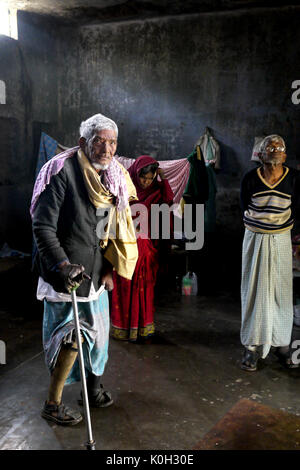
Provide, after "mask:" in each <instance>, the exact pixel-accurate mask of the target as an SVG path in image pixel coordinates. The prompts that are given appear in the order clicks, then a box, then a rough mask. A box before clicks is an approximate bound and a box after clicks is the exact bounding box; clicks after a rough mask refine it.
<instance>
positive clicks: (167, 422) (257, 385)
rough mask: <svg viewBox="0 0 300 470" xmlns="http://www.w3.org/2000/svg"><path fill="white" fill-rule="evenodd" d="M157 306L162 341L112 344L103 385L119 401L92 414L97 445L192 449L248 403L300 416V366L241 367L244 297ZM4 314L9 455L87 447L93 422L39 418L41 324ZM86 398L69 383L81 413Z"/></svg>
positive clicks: (44, 381)
mask: <svg viewBox="0 0 300 470" xmlns="http://www.w3.org/2000/svg"><path fill="white" fill-rule="evenodd" d="M157 300H158V301H157V313H156V326H157V333H158V337H157V339H156V341H155V343H154V344H151V345H135V344H130V343H127V342H118V341H115V340H111V342H110V349H109V361H108V364H107V368H106V371H105V374H104V377H103V383H104V385H105V388H106V389H108V390H110V391H111V393H112V395H113V398H114V405H113V406H111V407H110V408H107V409H100V410H92V426H93V433H94V437H95V440H96V443H97V444H96V447H97V449H102V450H112V449H114V450H125V449H127V450H132V449H135V450H141V449H144V450H153V449H154V450H169V449H173V450H174V449H176V450H187V449H192V448H193V447H195V446H196V445H197V443H198V442H199V441H200V439H201V438H202V437H203V436H204V435H205V434H206V433H207V432H208V431H209V430H210V429H211V428H212V427H213V426H214V425H215V424H216V423H217V421H218V420H220V419H221V418H222V417H223V416H224V415H225V414H226V413H227V412H228V410H229V409H230V408H231V407H232V406H233V405H234V404H235V403H236V402H237V401H238V400H240V399H241V398H250V399H252V400H255V401H256V402H259V403H262V404H265V405H268V406H272V407H274V408H277V409H281V410H285V411H287V412H290V413H292V414H295V415H297V416H300V402H299V384H300V369H295V370H286V369H283V368H282V367H281V365H280V364H279V363H278V361H277V359H276V357H275V356H274V355H273V354H272V353H271V354H270V355H269V356H268V358H267V359H266V360H264V361H261V363H260V367H259V370H258V371H257V372H256V373H249V372H245V371H242V370H241V369H240V368H239V362H240V358H241V352H242V349H241V345H240V342H239V328H240V306H239V298H238V296H232V295H225V294H219V295H218V296H217V297H204V296H198V297H181V295H179V294H177V293H175V292H169V293H168V294H165V295H164V296H162V295H160V296H159V297H158V299H157ZM1 315H2V320H3V319H6V321H2V325H4V324H6V326H7V328H4V329H2V331H1V334H0V337H1V338H2V339H5V338H7V365H0V403H1V410H0V418H1V419H0V450H6V449H36V450H52V449H53V450H55V449H65V450H75V449H79V450H80V449H84V448H85V447H84V443H85V440H86V431H85V423H84V421H83V422H81V423H80V424H78V425H77V426H74V427H72V428H64V427H60V426H56V425H54V424H49V423H48V422H46V421H45V420H43V419H42V418H41V417H40V409H41V407H42V405H43V402H44V400H45V398H46V395H47V388H48V373H47V370H46V367H45V365H44V357H43V353H42V348H41V328H40V324H41V320H40V318H39V319H37V318H36V319H31V320H22V319H17V318H16V317H14V318H11V317H10V318H8V317H9V315H8V314H7V312H0V317H1ZM9 326H10V327H9ZM4 335H5V338H4V337H3V336H4ZM20 336H22V338H20ZM12 344H13V346H12ZM79 392H80V385H79V384H75V385H71V386H69V387H66V388H65V391H64V397H63V398H64V402H65V403H67V404H69V405H72V406H74V407H77V406H78V405H77V401H76V400H77V398H78V396H79Z"/></svg>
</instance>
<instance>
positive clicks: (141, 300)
mask: <svg viewBox="0 0 300 470" xmlns="http://www.w3.org/2000/svg"><path fill="white" fill-rule="evenodd" d="M152 163H157V161H156V160H154V159H153V158H152V157H149V156H147V155H143V156H141V157H139V158H137V159H136V161H135V162H134V163H133V165H131V167H130V168H129V169H128V172H129V174H130V176H131V179H132V181H133V183H134V185H135V187H136V190H137V196H138V198H139V200H138V204H144V205H145V206H146V208H147V211H148V220H149V233H150V210H151V204H162V203H167V204H169V205H170V204H172V201H173V197H174V195H173V192H172V190H171V188H170V185H169V183H168V181H167V180H166V179H164V180H162V181H161V182H159V181H157V177H156V178H155V179H154V181H153V182H152V183H151V185H150V186H148V188H146V189H142V188H141V187H140V185H139V179H138V175H139V173H140V171H141V169H142V168H144V167H145V166H148V165H150V164H152ZM133 204H134V203H133ZM154 243H155V245H154ZM137 246H138V252H139V257H138V261H137V264H136V267H135V271H134V274H133V277H132V280H131V281H130V280H129V279H125V278H123V277H121V276H119V275H118V274H116V272H114V277H113V280H114V289H113V291H112V309H111V322H112V328H111V334H112V336H113V337H114V338H116V339H121V340H129V341H133V342H135V341H137V340H141V339H142V340H145V339H147V338H149V337H150V336H152V335H153V334H154V331H155V327H154V312H155V308H154V287H155V282H156V276H157V271H158V267H159V264H158V246H157V240H155V241H154V242H153V241H152V240H151V239H150V238H149V237H148V238H146V239H145V238H141V236H140V235H139V234H138V233H137Z"/></svg>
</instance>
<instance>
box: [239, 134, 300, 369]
mask: <svg viewBox="0 0 300 470" xmlns="http://www.w3.org/2000/svg"><path fill="white" fill-rule="evenodd" d="M259 156H260V160H261V162H262V166H260V167H258V168H255V169H254V170H251V171H250V172H248V173H247V174H246V175H245V177H244V179H243V181H242V185H241V205H242V209H243V216H244V217H243V220H244V225H245V235H244V241H243V255H242V282H241V304H242V325H241V342H242V344H243V345H244V347H245V350H244V356H243V359H242V364H241V367H242V369H244V370H247V371H250V372H252V371H255V370H257V361H258V359H259V358H260V357H262V358H265V357H266V356H267V355H268V353H269V351H270V349H271V347H272V346H273V347H275V348H276V350H275V354H276V355H277V356H278V358H279V360H280V361H281V362H282V364H283V365H285V366H286V367H288V368H295V367H298V366H297V364H295V363H293V360H292V354H291V352H292V351H291V350H290V347H289V345H290V341H291V333H292V325H293V274H292V246H291V229H292V227H293V224H294V219H295V216H296V211H297V212H298V214H299V195H300V180H299V172H298V171H297V170H295V169H293V168H289V167H287V166H285V165H284V163H285V160H286V158H287V155H286V146H285V142H284V140H283V138H282V137H280V136H279V135H274V134H273V135H269V136H267V137H265V138H264V139H263V141H262V143H261V146H260V153H259Z"/></svg>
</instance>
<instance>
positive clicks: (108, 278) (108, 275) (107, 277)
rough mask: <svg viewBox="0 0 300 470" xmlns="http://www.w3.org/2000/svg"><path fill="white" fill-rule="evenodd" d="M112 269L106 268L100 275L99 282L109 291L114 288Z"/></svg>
mask: <svg viewBox="0 0 300 470" xmlns="http://www.w3.org/2000/svg"><path fill="white" fill-rule="evenodd" d="M112 274H113V273H112V270H107V271H106V272H105V274H103V276H102V277H101V284H102V285H103V286H104V288H105V289H106V290H108V291H109V292H110V291H111V290H113V288H114V281H113V275H112Z"/></svg>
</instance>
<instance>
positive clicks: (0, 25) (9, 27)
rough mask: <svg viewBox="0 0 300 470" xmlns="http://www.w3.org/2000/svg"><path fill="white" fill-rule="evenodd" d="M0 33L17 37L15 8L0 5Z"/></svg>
mask: <svg viewBox="0 0 300 470" xmlns="http://www.w3.org/2000/svg"><path fill="white" fill-rule="evenodd" d="M0 34H4V35H5V36H9V37H11V38H14V39H18V25H17V10H16V9H12V8H8V6H5V5H0Z"/></svg>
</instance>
